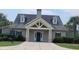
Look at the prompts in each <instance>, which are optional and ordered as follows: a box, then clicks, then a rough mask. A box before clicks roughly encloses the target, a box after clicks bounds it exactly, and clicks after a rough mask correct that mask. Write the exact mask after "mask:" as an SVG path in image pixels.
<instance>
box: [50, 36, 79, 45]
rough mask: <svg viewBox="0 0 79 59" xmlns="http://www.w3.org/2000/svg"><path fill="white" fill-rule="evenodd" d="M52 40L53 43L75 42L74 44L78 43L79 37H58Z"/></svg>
mask: <svg viewBox="0 0 79 59" xmlns="http://www.w3.org/2000/svg"><path fill="white" fill-rule="evenodd" d="M52 42H54V43H75V44H79V38H77V39H74V38H70V37H58V38H55V39H54V40H53V41H52Z"/></svg>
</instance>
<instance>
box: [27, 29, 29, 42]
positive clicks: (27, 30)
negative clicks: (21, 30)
mask: <svg viewBox="0 0 79 59" xmlns="http://www.w3.org/2000/svg"><path fill="white" fill-rule="evenodd" d="M26 41H27V42H29V29H26Z"/></svg>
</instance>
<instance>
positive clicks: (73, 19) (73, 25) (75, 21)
mask: <svg viewBox="0 0 79 59" xmlns="http://www.w3.org/2000/svg"><path fill="white" fill-rule="evenodd" d="M77 24H79V17H78V16H74V17H71V18H70V20H69V21H68V22H67V24H66V25H65V26H66V27H67V28H68V30H70V31H71V30H72V31H73V32H74V38H75V39H76V34H77V30H76V25H77Z"/></svg>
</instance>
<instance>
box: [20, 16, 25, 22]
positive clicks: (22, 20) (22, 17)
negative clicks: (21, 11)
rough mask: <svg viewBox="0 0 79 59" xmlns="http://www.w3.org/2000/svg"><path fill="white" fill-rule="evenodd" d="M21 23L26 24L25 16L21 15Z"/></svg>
mask: <svg viewBox="0 0 79 59" xmlns="http://www.w3.org/2000/svg"><path fill="white" fill-rule="evenodd" d="M20 22H21V23H23V22H25V16H24V15H21V16H20Z"/></svg>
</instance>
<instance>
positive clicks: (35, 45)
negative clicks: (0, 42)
mask: <svg viewBox="0 0 79 59" xmlns="http://www.w3.org/2000/svg"><path fill="white" fill-rule="evenodd" d="M0 50H69V49H67V48H63V47H60V46H57V45H56V44H54V43H43V42H23V43H22V44H20V45H16V46H6V47H0Z"/></svg>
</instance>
